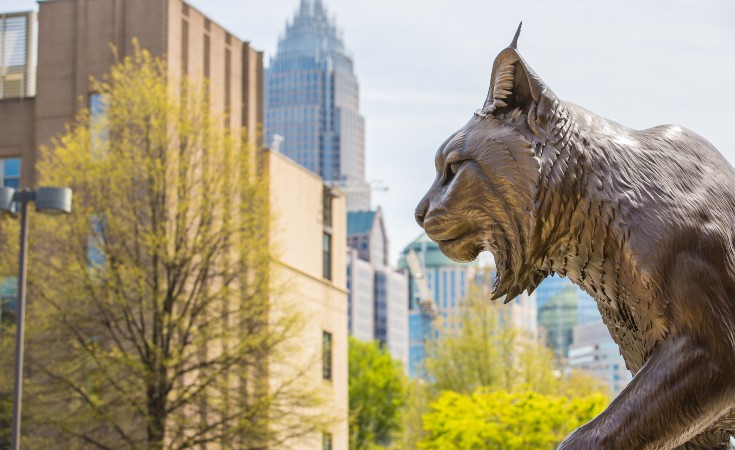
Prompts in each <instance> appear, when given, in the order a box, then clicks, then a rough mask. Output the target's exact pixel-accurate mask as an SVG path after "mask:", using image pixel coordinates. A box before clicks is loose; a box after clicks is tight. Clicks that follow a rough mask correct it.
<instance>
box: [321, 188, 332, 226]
mask: <svg viewBox="0 0 735 450" xmlns="http://www.w3.org/2000/svg"><path fill="white" fill-rule="evenodd" d="M322 221H323V223H324V227H325V228H327V229H330V230H331V228H332V190H331V189H329V187H327V186H324V189H323V191H322Z"/></svg>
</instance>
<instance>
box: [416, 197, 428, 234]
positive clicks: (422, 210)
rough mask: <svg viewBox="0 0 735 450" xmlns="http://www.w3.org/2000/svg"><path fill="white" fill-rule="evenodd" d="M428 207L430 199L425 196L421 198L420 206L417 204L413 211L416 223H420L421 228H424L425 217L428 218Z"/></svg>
mask: <svg viewBox="0 0 735 450" xmlns="http://www.w3.org/2000/svg"><path fill="white" fill-rule="evenodd" d="M428 209H429V201H428V200H427V199H426V197H424V198H422V199H421V201H420V202H419V204H418V206H416V211H414V213H413V217H414V218H415V219H416V223H417V224H419V226H420V227H421V228H424V219H426V211H428Z"/></svg>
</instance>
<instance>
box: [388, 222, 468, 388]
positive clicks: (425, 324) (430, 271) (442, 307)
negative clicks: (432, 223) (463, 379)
mask: <svg viewBox="0 0 735 450" xmlns="http://www.w3.org/2000/svg"><path fill="white" fill-rule="evenodd" d="M410 251H414V252H415V253H416V255H417V256H418V259H419V261H420V265H421V269H420V270H421V272H422V275H421V279H422V280H424V281H425V282H426V284H427V285H428V291H429V293H430V296H431V299H432V300H433V303H434V306H435V308H432V309H427V308H426V304H425V303H424V302H422V300H424V299H422V298H421V295H420V288H419V286H418V285H417V277H416V274H411V276H410V277H409V288H408V292H409V294H408V295H409V303H408V374H409V376H410V377H412V378H421V377H423V376H424V375H425V373H424V360H425V359H426V357H427V345H428V344H429V342H430V341H431V340H432V339H436V338H437V337H438V328H437V327H436V326H435V322H434V321H435V320H436V319H437V318H438V317H440V316H441V317H442V318H444V319H446V318H448V317H450V316H454V315H457V314H458V313H459V312H460V307H461V305H462V299H463V298H464V297H465V296H466V295H467V293H468V291H469V287H470V283H472V282H473V280H474V276H475V272H476V267H477V264H476V263H469V264H462V263H456V262H454V261H452V260H451V259H449V258H447V257H446V256H445V255H444V254H443V253H442V252H441V250H440V249H439V244H437V243H436V242H434V241H432V240H431V239H429V237H428V236H426V234H424V233H422V234H421V236H419V237H418V238H416V239H415V240H414V241H413V242H411V243H410V244H408V245H407V246H406V247H405V248H404V249H403V251H402V252H401V259H400V260H399V262H398V267H399V268H401V269H403V270H406V271H407V272H410V267H409V265H408V261H407V259H406V258H407V255H408V253H409V252H410Z"/></svg>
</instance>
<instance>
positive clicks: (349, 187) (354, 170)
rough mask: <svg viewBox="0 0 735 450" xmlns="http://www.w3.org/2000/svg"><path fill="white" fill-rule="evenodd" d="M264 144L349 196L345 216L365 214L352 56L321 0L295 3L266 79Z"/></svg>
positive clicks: (361, 137) (360, 131) (367, 198)
mask: <svg viewBox="0 0 735 450" xmlns="http://www.w3.org/2000/svg"><path fill="white" fill-rule="evenodd" d="M265 111H266V112H265V129H266V139H267V140H269V142H270V140H271V139H272V138H273V136H274V135H279V136H281V137H282V138H283V142H282V143H281V144H280V146H279V151H280V152H282V153H283V154H285V155H286V156H288V157H289V158H291V159H293V160H294V161H296V162H298V163H299V164H301V165H302V166H304V167H306V168H307V169H309V170H311V171H312V172H314V173H316V174H319V175H320V176H321V177H322V178H324V179H325V180H327V181H329V182H332V183H334V184H337V185H339V186H340V187H341V188H342V190H343V191H344V192H346V193H347V208H348V210H350V211H352V210H368V209H370V186H369V185H368V183H367V182H366V181H365V136H364V133H365V132H364V128H365V124H364V119H363V117H362V115H361V114H360V110H359V92H358V83H357V77H356V76H355V71H354V66H353V61H352V56H350V54H349V53H348V52H347V50H346V49H345V46H344V42H343V39H342V36H341V34H340V32H339V31H338V29H337V26H336V24H335V22H334V20H333V19H332V18H330V17H329V16H328V15H327V11H326V10H325V8H324V5H323V4H322V2H321V0H301V3H300V6H299V9H298V11H297V12H296V15H295V16H294V18H293V20H292V21H291V22H290V23H288V24H287V25H286V31H285V33H284V35H283V38H282V39H280V40H279V42H278V50H277V52H276V55H275V56H274V57H273V58H272V59H271V60H270V63H269V66H268V69H267V70H266V74H265Z"/></svg>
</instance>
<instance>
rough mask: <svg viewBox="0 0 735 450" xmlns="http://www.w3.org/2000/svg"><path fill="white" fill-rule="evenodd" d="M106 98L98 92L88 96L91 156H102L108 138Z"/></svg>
mask: <svg viewBox="0 0 735 450" xmlns="http://www.w3.org/2000/svg"><path fill="white" fill-rule="evenodd" d="M107 108H108V105H107V96H105V95H104V94H100V93H99V92H92V93H91V94H89V118H90V127H91V130H90V134H91V138H90V139H91V145H92V154H93V155H97V156H101V155H104V154H105V152H106V148H107V141H108V138H109V136H110V128H109V123H107Z"/></svg>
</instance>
